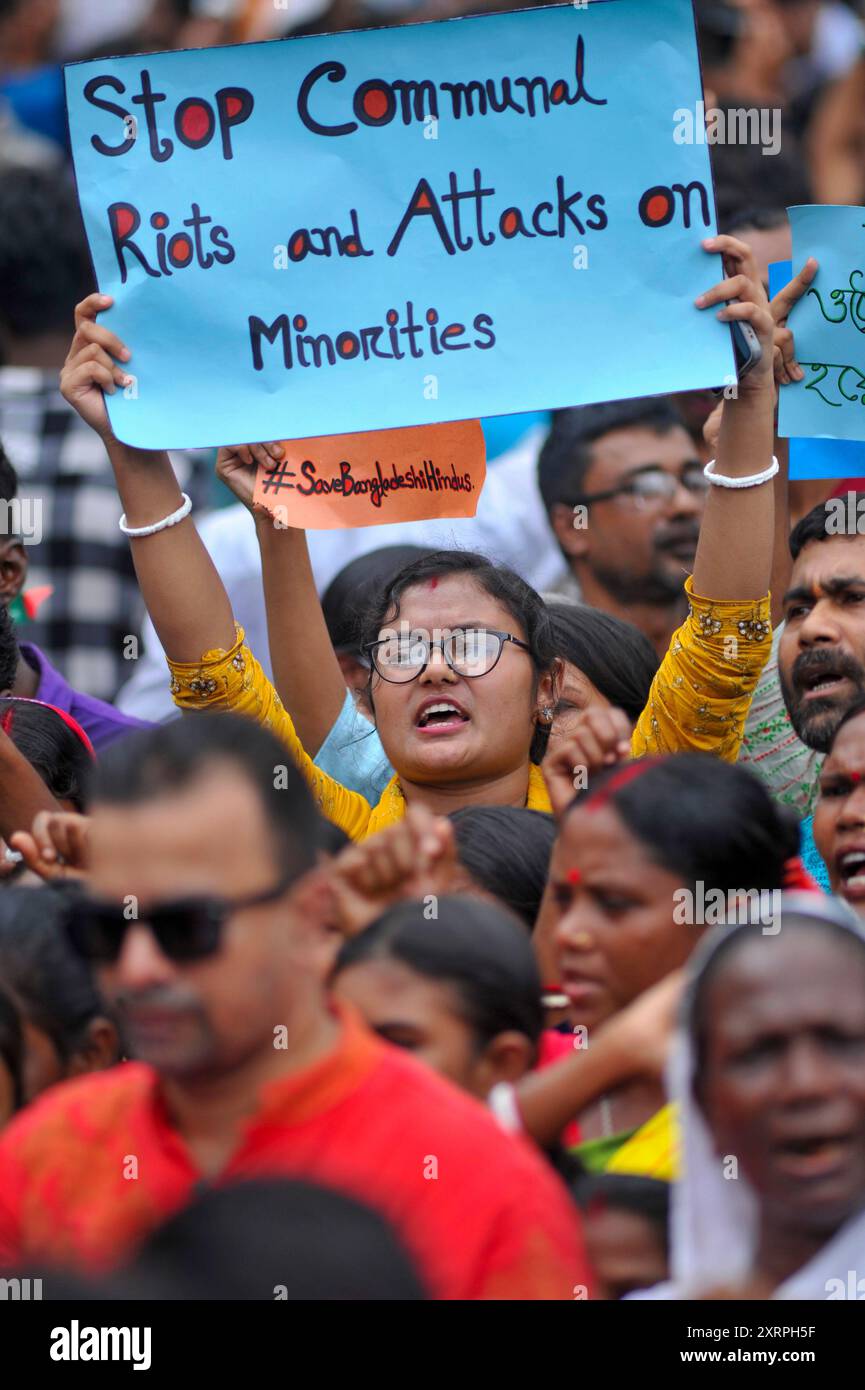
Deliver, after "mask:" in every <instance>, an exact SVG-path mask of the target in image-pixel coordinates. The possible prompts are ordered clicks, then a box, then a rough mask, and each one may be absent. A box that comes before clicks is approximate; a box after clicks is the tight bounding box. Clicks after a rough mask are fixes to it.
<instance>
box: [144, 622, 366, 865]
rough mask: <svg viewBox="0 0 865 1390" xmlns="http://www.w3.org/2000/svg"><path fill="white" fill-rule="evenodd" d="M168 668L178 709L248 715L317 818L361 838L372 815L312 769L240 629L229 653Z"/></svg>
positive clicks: (350, 794)
mask: <svg viewBox="0 0 865 1390" xmlns="http://www.w3.org/2000/svg"><path fill="white" fill-rule="evenodd" d="M168 666H169V669H170V671H171V693H172V695H173V696H174V703H175V704H176V705H178V706H179V708H180V709H182V710H203V709H209V710H231V711H233V712H234V713H236V714H246V715H249V716H251V718H253V719H255V720H257V721H258V723H259V724H262V725H263V726H264V728H265V729H270V730H271V731H272V732H273V733H274V734H275V735H276V737H277V738H278V739H280V740H281V742H282V743H284V744H285V746H286V748H287V749H288V751H289V753H290V755H291V759H292V761H293V762H294V763H295V764H296V766H297V767H298V769H299V770H300V772H301V773H302V774H303V776H304V777H305V778H306V781H307V782H308V784H309V787H310V790H311V792H312V794H313V796H314V797H315V800H316V802H317V804H318V805H319V807H320V808H321V812H322V815H324V816H326V817H327V819H328V820H330V821H333V823H334V825H338V826H339V827H340V829H341V830H344V831H345V833H346V835H348V836H350V837H351V839H353V840H358V839H361V838H362V836H363V835H364V834H365V832H366V829H367V825H368V823H369V819H370V815H371V807H370V804H369V802H368V801H367V800H366V798H365V797H363V796H361V795H360V793H359V792H355V791H349V789H348V788H347V787H344V786H343V785H342V783H341V782H337V781H335V780H334V778H333V777H328V775H327V773H326V772H322V771H321V769H320V768H318V767H316V765H315V763H314V762H313V761H312V758H311V757H310V756H309V754H308V753H307V751H306V749H305V748H304V747H303V744H302V743H301V741H300V739H299V738H298V736H297V733H296V732H295V728H294V724H293V723H292V720H291V716H290V715H289V714H288V712H287V711H286V710H285V708H284V707H283V704H282V701H281V700H280V698H279V696H278V695H277V693H276V690H275V689H274V686H273V684H272V682H271V681H269V680H268V678H267V676H266V675H265V674H264V671H263V670H262V669H261V667H260V666H259V664H258V662H257V661H256V659H255V657H254V656H253V654H252V652H251V651H250V650H249V648H248V647H247V646H246V645H245V643H244V634H243V628H241V627H237V628H236V641H235V643H234V646H233V647H232V648H231V650H230V651H221V650H216V651H211V652H205V653H204V656H203V657H202V658H201V660H200V661H197V662H189V663H182V662H179V661H169V663H168Z"/></svg>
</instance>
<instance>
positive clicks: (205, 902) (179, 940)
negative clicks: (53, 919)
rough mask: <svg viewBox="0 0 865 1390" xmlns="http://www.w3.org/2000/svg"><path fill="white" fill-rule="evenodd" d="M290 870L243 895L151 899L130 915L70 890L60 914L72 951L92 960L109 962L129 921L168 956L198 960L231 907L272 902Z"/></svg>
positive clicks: (210, 950)
mask: <svg viewBox="0 0 865 1390" xmlns="http://www.w3.org/2000/svg"><path fill="white" fill-rule="evenodd" d="M293 877H294V875H290V874H285V875H283V877H282V878H280V880H279V882H278V883H275V884H274V885H273V887H272V888H267V889H265V890H264V892H262V893H255V894H253V895H251V896H250V897H248V898H210V897H204V896H202V897H189V898H178V899H176V900H175V901H174V902H164V903H155V904H154V905H153V906H152V907H150V908H148V910H147V912H144V913H142V914H141V916H140V917H138V916H134V917H129V916H127V913H128V911H129V909H128V907H124V906H123V904H122V903H116V902H105V901H104V900H101V899H99V898H92V897H90V896H89V895H87V894H85V893H75V894H70V895H69V900H68V903H67V907H66V914H65V918H64V927H65V931H66V936H67V939H68V940H69V943H70V945H71V946H72V948H73V950H74V951H76V952H77V954H78V955H79V956H82V957H83V959H84V960H86V961H89V962H90V963H91V964H94V965H96V964H100V965H111V964H113V963H114V962H115V961H116V960H117V959H118V957H119V955H120V952H121V950H122V948H123V942H124V941H125V939H126V933H127V931H128V930H129V928H130V927H131V926H145V927H147V929H148V931H150V932H152V933H153V935H154V937H155V938H156V941H157V944H158V946H159V949H160V951H161V952H162V954H163V955H164V956H166V957H167V958H168V959H169V960H173V961H189V960H203V959H204V958H205V957H206V956H212V955H214V954H215V953H216V952H217V951H218V950H219V947H220V944H221V938H222V929H223V927H224V926H225V924H226V922H227V921H228V919H229V918H230V917H231V916H233V914H234V913H235V912H240V911H241V909H243V908H247V907H259V906H262V905H263V904H264V903H269V902H275V900H276V899H277V898H279V897H281V896H282V894H283V893H284V892H285V890H286V888H287V887H288V886H289V884H290V883H291V881H292V879H293Z"/></svg>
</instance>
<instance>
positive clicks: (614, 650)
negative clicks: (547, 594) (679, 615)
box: [547, 599, 658, 724]
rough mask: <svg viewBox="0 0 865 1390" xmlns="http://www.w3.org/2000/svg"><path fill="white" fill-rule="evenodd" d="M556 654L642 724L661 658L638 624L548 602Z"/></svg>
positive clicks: (577, 606)
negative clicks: (641, 717)
mask: <svg viewBox="0 0 865 1390" xmlns="http://www.w3.org/2000/svg"><path fill="white" fill-rule="evenodd" d="M547 608H548V609H549V614H550V622H551V624H552V630H553V641H554V642H555V646H556V654H557V655H558V656H560V657H562V658H563V659H564V660H565V661H568V662H570V664H571V665H572V666H576V667H577V668H578V669H579V670H580V671H582V673H583V675H584V676H587V677H588V678H589V680H590V681H591V682H592V685H593V686H595V688H596V689H597V690H599V691H600V693H601V694H602V695H603V696H604V697H605V698H606V699H607V700H609V702H610V704H611V705H615V707H616V708H617V709H621V710H624V712H625V714H626V715H627V716H628V718H629V719H630V721H631V723H632V724H636V722H637V720H638V719H639V717H640V715H641V714H642V712H643V710H644V709H645V707H646V705H647V703H648V700H649V691H650V690H651V687H652V681H653V680H654V678H655V672H656V671H657V669H658V654H657V652H656V651H655V649H654V647H653V646H652V644H651V642H650V641H649V639H648V637H646V636H645V634H644V633H642V632H640V630H639V628H636V627H634V625H633V623H626V622H624V621H623V620H622V619H621V618H615V617H613V615H612V614H611V613H601V612H600V610H599V609H597V608H588V607H587V606H586V605H585V604H582V603H569V602H567V601H566V600H565V599H548V600H547Z"/></svg>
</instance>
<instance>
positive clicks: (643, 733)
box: [168, 580, 772, 840]
mask: <svg viewBox="0 0 865 1390" xmlns="http://www.w3.org/2000/svg"><path fill="white" fill-rule="evenodd" d="M690 583H691V581H690V580H688V583H687V585H686V590H687V593H688V597H689V601H690V611H689V615H688V617H687V618H686V620H685V622H684V623H683V624H682V626H681V627H680V628H679V630H678V631H677V632H676V633H675V635H674V637H673V640H672V642H671V644H670V650H669V651H668V652H667V655H666V656H665V657H664V660H663V662H662V663H661V666H660V668H659V670H658V673H657V675H656V676H655V679H654V681H653V682H652V689H651V692H650V694H649V701H648V704H647V705H646V708H645V709H644V711H643V713H642V714H641V715H640V718H639V719H638V721H637V724H636V727H635V729H634V736H633V741H632V745H631V747H632V752H633V755H634V757H635V758H637V757H642V756H643V755H644V754H646V753H675V752H682V751H685V750H702V751H705V752H710V753H715V754H717V755H718V756H719V757H721V758H725V759H727V760H728V761H729V762H735V760H736V756H737V754H738V751H739V744H740V743H741V741H742V731H743V729H744V726H745V717H746V715H747V713H748V706H749V704H750V702H751V696H752V694H753V692H754V688H755V686H756V684H757V680H758V679H759V676H760V672H761V671H762V669H763V666H764V665H765V663H766V661H767V659H768V656H769V652H770V649H771V645H772V627H771V622H770V619H769V599H768V598H765V599H762V600H760V601H759V602H757V603H710V602H708V601H707V600H705V599H701V598H697V597H695V596H694V595H693V593H692V591H691V588H690ZM168 664H169V667H170V670H171V693H172V695H173V696H174V702H175V704H176V705H178V706H179V707H180V708H181V709H183V710H201V709H210V710H232V711H234V712H235V713H237V714H248V715H250V716H251V717H252V718H253V719H256V720H258V722H259V724H263V725H264V727H265V728H267V729H271V730H272V731H273V733H274V734H276V736H277V738H279V739H280V740H281V741H282V742H283V743H284V744H285V745H286V747H287V749H288V751H289V754H290V756H291V759H292V761H293V762H294V763H296V764H297V766H298V768H299V769H300V771H301V772H302V773H303V775H304V777H305V778H306V780H307V782H308V783H309V786H310V789H311V791H312V793H313V796H314V797H315V799H316V801H317V803H318V805H319V806H320V808H321V811H322V814H323V815H325V816H326V817H327V818H328V820H331V821H333V823H334V824H335V825H338V826H339V827H340V829H342V830H344V831H345V833H346V834H347V835H348V836H349V837H350V838H351V839H352V840H362V839H365V838H366V836H367V835H373V834H375V832H376V831H377V830H383V829H384V827H385V826H387V825H393V824H394V822H395V821H398V820H400V819H401V818H402V816H404V815H405V797H404V796H403V793H402V788H401V787H400V784H399V778H398V777H397V776H394V777H392V778H391V780H390V781H389V782H388V784H387V786H386V787H385V789H384V791H383V792H382V795H381V800H380V801H379V802H378V804H377V805H376V806H370V804H369V802H368V801H367V800H366V798H365V797H363V796H361V795H360V793H359V792H355V791H349V789H348V788H347V787H344V786H343V785H342V784H341V783H340V782H337V781H335V779H334V778H333V777H329V776H328V775H327V773H325V772H322V771H321V769H320V768H318V767H316V765H315V763H314V762H313V761H312V758H311V757H310V756H309V754H308V753H307V751H306V749H305V748H304V747H303V745H302V743H301V742H300V739H299V738H298V736H297V733H296V731H295V728H294V724H293V722H292V720H291V716H290V715H289V714H288V712H287V711H286V710H285V709H284V707H283V704H282V701H281V700H280V698H279V696H278V694H277V693H276V690H275V689H274V686H273V684H272V682H271V681H269V680H268V678H267V676H266V675H265V674H264V671H263V670H262V669H261V666H260V665H259V664H258V662H257V661H256V659H255V657H254V656H253V654H252V652H251V651H250V650H249V648H248V647H247V646H246V645H245V642H244V634H243V629H242V628H240V627H238V628H237V638H236V641H235V644H234V646H233V647H232V648H231V650H230V651H211V652H205V653H204V655H203V656H202V658H201V660H200V661H198V662H189V663H182V662H177V661H169V663H168ZM526 806H527V807H528V808H529V810H531V811H549V810H550V809H551V807H550V800H549V796H548V794H547V789H546V786H545V785H544V780H543V777H542V775H541V771H540V768H538V767H536V766H534V764H532V765H531V767H530V769H529V786H528V796H527V798H526Z"/></svg>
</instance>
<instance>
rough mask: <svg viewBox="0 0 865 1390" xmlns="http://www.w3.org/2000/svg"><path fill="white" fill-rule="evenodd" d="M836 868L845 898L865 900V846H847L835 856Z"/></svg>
mask: <svg viewBox="0 0 865 1390" xmlns="http://www.w3.org/2000/svg"><path fill="white" fill-rule="evenodd" d="M835 868H836V869H837V871H838V878H839V879H840V881H841V891H842V893H843V895H844V897H845V898H850V899H851V900H855V901H862V900H863V899H865V844H861V845H847V846H846V847H845V848H844V849H841V850H839V851H838V853H837V854H836V855H835Z"/></svg>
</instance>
